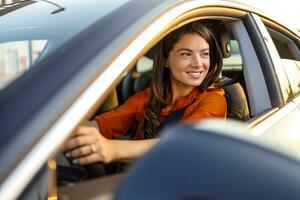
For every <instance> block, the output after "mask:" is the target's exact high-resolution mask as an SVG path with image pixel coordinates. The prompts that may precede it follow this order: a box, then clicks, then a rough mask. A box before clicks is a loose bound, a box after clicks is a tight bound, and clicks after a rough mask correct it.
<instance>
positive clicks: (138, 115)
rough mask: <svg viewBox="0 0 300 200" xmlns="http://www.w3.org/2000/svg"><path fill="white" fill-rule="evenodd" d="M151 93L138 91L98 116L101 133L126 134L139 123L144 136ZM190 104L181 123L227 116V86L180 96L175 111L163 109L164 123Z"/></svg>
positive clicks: (173, 109)
mask: <svg viewBox="0 0 300 200" xmlns="http://www.w3.org/2000/svg"><path fill="white" fill-rule="evenodd" d="M149 93H150V88H147V89H146V90H143V91H141V92H137V93H136V94H134V95H133V96H131V97H130V98H129V99H128V100H127V101H126V102H125V103H124V104H123V105H121V106H119V107H118V108H116V109H114V110H112V111H109V112H106V113H103V114H101V115H98V116H96V117H95V120H96V121H97V123H98V126H99V129H100V132H101V134H102V135H104V136H105V137H106V138H109V139H112V138H117V137H120V136H124V135H125V134H126V133H127V132H128V130H129V129H130V128H131V127H133V126H134V125H135V124H136V123H137V124H138V128H137V132H136V137H137V138H142V136H141V131H140V130H141V128H142V125H143V122H144V121H143V120H144V112H145V108H146V106H147V104H148V102H149ZM189 104H190V105H189ZM186 106H188V107H187V108H186V110H185V112H184V115H183V117H182V118H181V120H180V121H179V123H192V122H195V121H198V120H201V119H207V118H224V119H225V118H226V112H227V110H226V109H227V106H226V99H225V96H224V90H223V89H215V88H210V89H208V90H207V91H205V92H200V91H199V90H198V89H197V88H195V89H194V90H193V91H192V92H191V93H190V94H189V95H187V96H183V97H181V98H179V99H178V100H177V101H176V102H175V105H174V106H173V108H172V110H171V111H169V110H167V108H164V109H162V110H161V112H160V123H162V122H163V121H164V119H165V118H166V117H167V116H168V115H169V114H170V113H171V112H174V111H176V110H178V109H181V108H183V107H186Z"/></svg>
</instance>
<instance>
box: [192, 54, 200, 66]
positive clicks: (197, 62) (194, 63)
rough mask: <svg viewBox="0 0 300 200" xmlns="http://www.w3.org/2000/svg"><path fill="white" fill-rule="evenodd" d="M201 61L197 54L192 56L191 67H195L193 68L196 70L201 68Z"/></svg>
mask: <svg viewBox="0 0 300 200" xmlns="http://www.w3.org/2000/svg"><path fill="white" fill-rule="evenodd" d="M202 64H203V63H202V59H201V57H200V55H198V54H194V55H193V59H192V63H191V65H192V67H195V68H198V67H201V66H202Z"/></svg>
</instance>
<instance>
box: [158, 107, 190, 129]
mask: <svg viewBox="0 0 300 200" xmlns="http://www.w3.org/2000/svg"><path fill="white" fill-rule="evenodd" d="M189 105H190V104H189ZM189 105H188V106H189ZM188 106H185V107H183V108H181V109H178V110H176V111H174V112H171V114H170V115H168V116H167V118H166V119H165V121H163V123H162V124H161V125H160V127H159V130H162V129H163V128H166V127H168V126H171V125H174V124H177V123H178V122H179V121H180V120H181V118H182V117H183V115H184V112H185V110H186V109H187V107H188Z"/></svg>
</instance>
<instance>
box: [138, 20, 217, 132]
mask: <svg viewBox="0 0 300 200" xmlns="http://www.w3.org/2000/svg"><path fill="white" fill-rule="evenodd" d="M184 34H198V35H200V36H201V37H203V38H204V40H205V41H206V42H207V43H208V44H209V52H210V68H209V71H208V74H207V76H206V77H205V79H204V80H203V82H202V83H201V85H199V86H198V89H199V90H200V91H205V90H206V89H207V87H208V86H210V85H212V84H213V83H214V82H215V81H216V80H217V79H218V77H219V75H220V73H221V70H222V64H223V63H222V60H223V58H222V53H221V50H220V48H219V46H218V43H217V41H216V38H215V37H214V35H213V34H212V32H211V31H210V30H209V29H208V28H207V27H205V26H204V25H203V24H201V23H199V22H192V23H189V24H186V25H184V26H182V27H180V28H179V29H176V30H174V31H172V32H171V33H169V34H168V35H167V36H166V37H164V38H163V39H162V40H161V41H160V42H159V43H158V44H157V46H156V51H155V55H154V63H153V82H152V92H151V99H150V102H149V104H148V105H147V107H146V110H145V114H144V124H143V137H144V138H153V137H154V136H155V135H156V134H157V132H158V131H159V126H160V123H159V114H160V111H161V109H162V108H164V107H165V106H167V105H170V104H171V103H172V92H171V82H170V76H169V73H170V72H169V68H166V67H165V63H166V60H167V58H168V56H169V53H170V51H172V49H173V47H174V45H175V43H177V42H178V40H179V39H180V38H181V37H182V36H183V35H184Z"/></svg>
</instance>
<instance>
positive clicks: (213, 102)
mask: <svg viewBox="0 0 300 200" xmlns="http://www.w3.org/2000/svg"><path fill="white" fill-rule="evenodd" d="M193 109H194V110H193V112H192V114H191V115H190V116H189V117H187V118H186V119H185V120H184V121H183V122H187V123H192V122H196V121H199V120H201V119H208V118H223V119H226V114H227V104H226V98H225V96H224V91H223V90H216V91H212V92H208V93H207V94H206V95H205V96H204V97H203V98H202V99H201V100H200V101H199V103H198V104H197V105H196V108H193Z"/></svg>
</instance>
